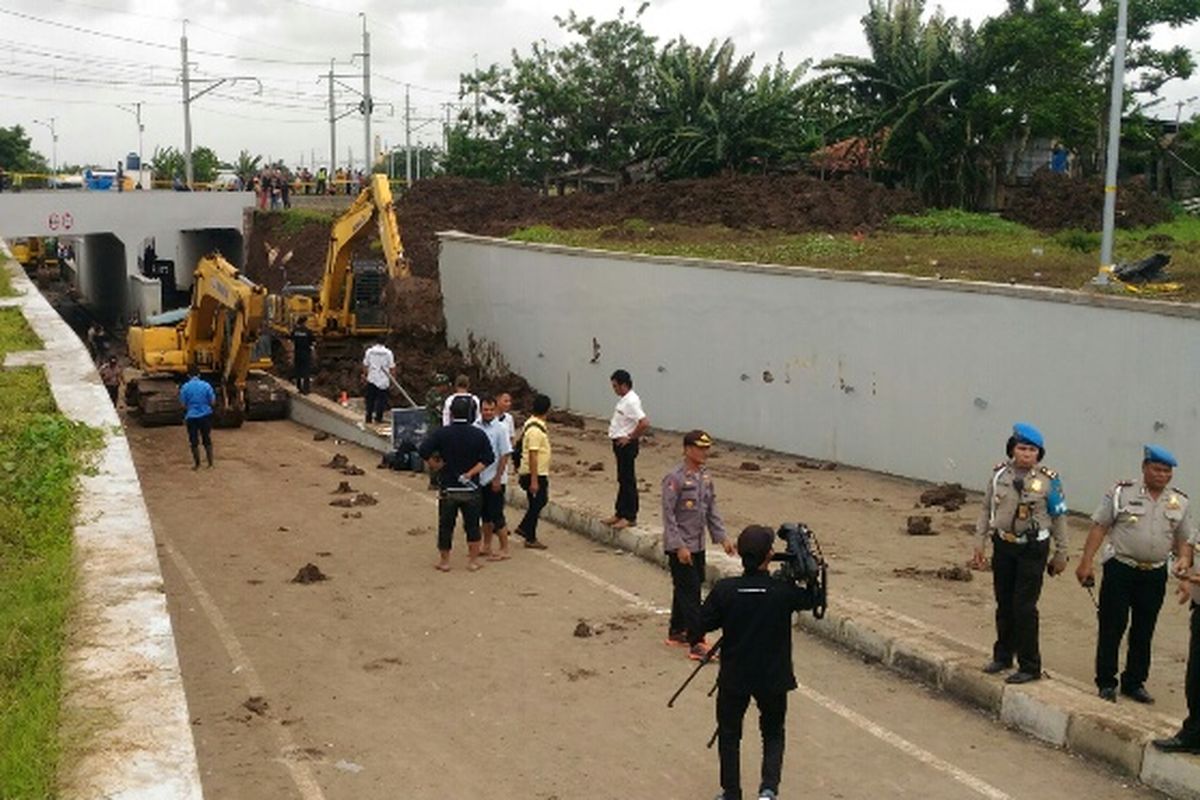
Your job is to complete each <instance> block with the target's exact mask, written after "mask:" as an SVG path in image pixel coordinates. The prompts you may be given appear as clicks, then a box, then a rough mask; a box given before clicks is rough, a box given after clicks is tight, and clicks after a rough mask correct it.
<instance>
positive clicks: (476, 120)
mask: <svg viewBox="0 0 1200 800" xmlns="http://www.w3.org/2000/svg"><path fill="white" fill-rule="evenodd" d="M474 57H475V116H474V117H472V118H471V131H472V132H474V130H475V126H476V125H478V124H479V53H476V54H475V56H474Z"/></svg>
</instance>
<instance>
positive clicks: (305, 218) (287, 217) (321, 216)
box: [256, 208, 334, 236]
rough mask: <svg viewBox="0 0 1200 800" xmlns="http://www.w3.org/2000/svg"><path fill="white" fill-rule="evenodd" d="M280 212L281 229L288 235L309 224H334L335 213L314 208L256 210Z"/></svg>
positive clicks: (292, 234) (325, 225)
mask: <svg viewBox="0 0 1200 800" xmlns="http://www.w3.org/2000/svg"><path fill="white" fill-rule="evenodd" d="M256 213H260V214H261V213H268V214H278V215H279V216H280V218H281V219H282V222H281V223H280V229H281V230H282V231H283V233H284V234H286V235H288V236H295V235H296V234H297V233H299V232H300V231H302V230H304V228H305V227H307V226H308V225H320V226H322V227H326V228H327V227H329V226H330V225H332V224H333V220H334V215H333V214H331V213H329V212H328V211H317V210H316V209H312V208H289V209H285V210H284V211H269V212H261V211H260V212H256Z"/></svg>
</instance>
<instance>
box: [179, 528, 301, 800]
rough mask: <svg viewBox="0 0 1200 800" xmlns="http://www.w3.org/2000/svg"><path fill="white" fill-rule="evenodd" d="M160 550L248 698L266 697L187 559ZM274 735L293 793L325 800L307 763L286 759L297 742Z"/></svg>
mask: <svg viewBox="0 0 1200 800" xmlns="http://www.w3.org/2000/svg"><path fill="white" fill-rule="evenodd" d="M163 549H164V550H166V551H167V556H168V557H169V558H170V559H171V563H173V564H174V565H175V568H176V569H177V570H179V574H180V575H182V576H183V581H184V583H186V584H187V587H188V591H190V592H191V593H192V596H193V597H195V598H196V602H197V603H199V604H200V608H201V609H202V610H203V611H204V616H205V617H207V618H208V621H209V624H211V625H212V627H213V630H214V631H216V632H217V638H218V639H220V640H221V645H222V646H223V647H224V648H225V653H226V655H228V656H229V660H230V661H231V662H233V666H234V671H235V672H237V673H239V674H240V675H241V676H242V681H243V683H244V685H245V687H246V690H247V692H248V694H249V696H250V697H265V696H266V689H265V687H264V686H263V682H262V679H261V678H259V677H258V672H257V671H256V670H255V669H254V664H253V663H252V662H251V661H250V657H249V656H247V655H246V651H245V650H244V649H242V644H241V642H239V641H238V638H237V636H236V635H235V634H234V632H233V629H232V628H230V627H229V623H228V622H227V621H226V620H225V615H224V614H222V613H221V609H220V608H218V607H217V604H216V602H214V601H213V599H212V595H210V594H209V593H208V591H207V590H206V589H205V588H204V584H202V583H201V582H200V578H198V577H197V576H196V573H195V572H194V571H192V567H191V565H190V564H188V562H187V559H185V558H184V557H183V554H182V553H180V552H179V551H178V550H176V549H175V548H174V547H172V546H171V543H170V542H164V543H163ZM271 727H272V729H273V730H274V731H275V740H276V742H277V744H278V745H279V752H280V753H283V754H284V756H283V757H281V758H280V759H279V761H281V762H283V765H284V766H285V767H287V771H288V774H289V775H290V776H291V778H292V783H294V784H295V785H296V790H297V791H299V792H300V796H301V797H302V798H304V800H325V794H324V792H322V791H321V786H320V784H318V783H317V779H316V776H314V775H313V772H312V769H311V768H310V767H309V764H308V762H306V761H297V760H295V759H294V758H289V757H287V754H289V753H298V752H300V748H299V747H298V746H297V745H296V740H295V739H293V738H292V735H291V734H290V733H288V730H287V728H285V727H283V726H282V725H272V726H271Z"/></svg>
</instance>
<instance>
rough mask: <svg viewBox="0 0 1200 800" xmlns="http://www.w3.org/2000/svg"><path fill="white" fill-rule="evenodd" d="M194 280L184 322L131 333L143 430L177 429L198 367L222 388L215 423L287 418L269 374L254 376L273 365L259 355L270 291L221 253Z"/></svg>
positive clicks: (133, 382) (133, 397) (134, 391)
mask: <svg viewBox="0 0 1200 800" xmlns="http://www.w3.org/2000/svg"><path fill="white" fill-rule="evenodd" d="M194 278H195V280H194V282H193V284H192V301H191V305H190V306H189V308H188V311H187V316H186V317H185V318H184V319H183V320H182V321H181V322H179V323H178V324H176V325H165V326H148V327H133V328H130V329H129V337H128V343H129V358H130V360H131V361H132V362H133V366H134V367H135V368H136V369H138V370H140V374H139V375H137V376H136V377H134V378H132V379H130V380H129V381H127V382H126V384H125V404H126V405H127V406H128V407H129V408H130V409H135V410H136V412H137V416H138V419H139V421H140V422H141V423H142V424H143V425H175V424H179V423H180V422H182V421H183V407H182V406H181V405H180V403H179V386H180V384H181V383H182V382H183V380H184V378H185V377H186V376H187V372H188V368H189V367H190V366H191V365H193V364H195V365H196V366H197V367H198V368H199V370H200V376H201V377H202V378H204V379H205V380H207V381H208V382H209V383H211V384H212V385H213V388H214V389H215V390H216V395H217V405H216V407H215V408H214V409H213V413H214V420H213V421H214V423H215V424H216V425H218V426H221V427H237V426H239V425H241V424H242V420H244V419H281V418H282V417H284V416H286V415H287V393H286V392H285V391H284V390H283V389H282V388H280V387H279V386H278V385H277V384H276V383H275V381H274V380H273V379H272V378H271V377H270V376H268V375H267V374H265V372H256V371H252V370H265V369H267V368H268V367H270V365H271V361H270V358H268V357H263V356H260V355H259V353H258V352H256V346H257V345H258V344H259V341H260V340H259V336H260V334H261V333H262V332H263V329H264V324H265V323H264V320H265V312H266V301H267V290H266V289H265V288H263V287H262V286H259V285H258V284H256V283H254V282H253V281H251V280H249V279H248V278H246V277H244V276H243V275H242V274H241V273H240V272H239V271H238V269H237V268H236V267H234V266H233V265H232V264H230V263H229V262H228V261H226V260H225V259H224V258H223V257H222V256H220V255H219V254H216V253H214V254H212V255H209V256H205V257H204V258H202V259H200V263H199V264H198V265H197V266H196V271H195V273H194Z"/></svg>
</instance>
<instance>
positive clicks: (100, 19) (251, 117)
mask: <svg viewBox="0 0 1200 800" xmlns="http://www.w3.org/2000/svg"><path fill="white" fill-rule="evenodd" d="M622 5H625V6H627V7H628V8H630V9H633V8H635V7H636V2H629V3H621V2H616V1H615V0H613V1H611V2H610V1H609V0H561V1H560V0H419V1H418V0H362V1H361V2H356V3H338V2H337V1H336V0H236V1H235V0H215V2H214V0H204V2H199V1H197V0H0V126H3V127H7V126H10V125H14V124H20V125H22V126H24V127H25V128H26V129H27V130H28V131H29V133H30V135H31V136H32V137H33V141H34V147H35V148H36V149H38V150H39V151H41V152H43V153H44V154H45V155H46V156H47V158H49V157H50V156H51V152H52V147H51V136H50V130H49V128H48V127H47V126H45V125H39V124H36V123H35V122H34V120H42V121H43V122H48V121H49V119H50V117H54V120H55V129H56V131H57V133H58V161H59V163H60V164H62V163H96V164H115V162H116V161H117V160H118V159H119V158H120V157H121V156H122V155H123V154H124V153H126V152H131V151H137V149H138V136H137V124H136V120H135V117H134V114H133V113H132V112H133V110H134V104H135V103H138V102H140V103H141V104H142V109H141V110H142V123H143V125H144V126H145V134H144V144H143V152H144V153H145V156H146V158H149V157H150V156H151V154H152V153H153V151H154V148H155V146H167V145H173V146H175V147H182V144H183V111H182V103H181V89H180V87H179V72H180V61H181V59H180V53H179V44H180V42H179V39H180V34H181V31H182V24H181V20H183V19H185V18H186V19H187V20H188V21H189V24H188V46H189V50H190V58H189V61H190V62H191V63H192V64H193V79H194V80H196V81H198V83H197V84H196V85H195V86H193V92H196V91H199V90H200V89H203V88H205V87H206V86H209V85H210V84H206V83H204V82H203V81H204V80H205V79H212V78H219V77H237V76H244V77H251V76H253V77H256V78H258V79H260V80H261V81H262V86H263V91H262V94H261V95H256V94H255V89H256V84H254V83H253V82H252V81H248V80H242V81H239V82H237V83H233V84H229V83H227V84H225V85H222V86H219V87H217V88H216V89H214V90H213V91H212V92H211V93H209V94H206V95H205V96H204V97H202V98H199V99H198V100H196V101H195V102H194V103H193V104H192V130H193V145H194V146H200V145H207V146H209V147H211V148H213V149H214V150H216V152H217V154H218V155H219V156H220V157H221V158H223V159H226V160H231V159H233V158H235V157H236V156H237V153H238V151H239V150H241V149H246V150H248V151H250V152H251V153H252V154H263V155H265V156H270V157H273V158H283V159H284V160H286V161H287V162H288V163H289V164H292V165H296V166H298V165H300V164H301V163H304V164H312V163H313V158H315V159H316V163H317V164H324V163H328V161H329V124H328V121H327V114H328V111H327V108H328V82H327V81H326V80H325V79H324V74H325V73H326V72H328V70H329V60H330V59H331V58H332V59H337V64H336V65H335V70H336V71H337V72H339V73H345V74H347V75H351V74H354V73H357V72H358V71H359V63H360V62H357V61H356V62H353V63H352V62H351V56H352V55H353V54H355V53H358V52H359V51H361V49H362V38H361V36H362V18H360V16H359V13H360V12H365V13H366V21H367V27H368V30H369V31H370V33H371V55H372V59H371V61H372V73H373V76H374V78H373V82H372V94H373V95H374V97H375V100H376V115H375V121H374V123H373V130H372V132H373V133H374V134H375V136H376V137H378V138H379V140H380V141H381V144H382V145H384V146H387V145H393V146H396V145H402V144H403V143H404V84H405V83H409V84H412V89H411V104H412V116H413V118H414V122H413V126H414V128H416V131H415V133H414V134H413V136H414V141H416V140H423V141H427V142H435V141H440V140H441V130H442V128H441V124H440V121H441V120H442V119H444V117H445V111H446V106H445V104H447V103H458V102H459V100H458V96H457V86H458V75H459V74H460V73H462V72H467V71H470V70H471V68H472V65H473V62H474V59H475V58H476V56H477V57H478V61H479V64H480V65H481V66H486V65H487V64H490V63H493V62H500V63H502V64H508V63H509V61H510V53H511V51H512V50H513V49H514V48H516V49H518V50H520V51H522V52H525V51H527V50H528V48H529V45H530V43H531V42H533V41H535V40H537V39H542V38H545V39H547V40H549V41H551V42H556V41H561V37H560V31H559V29H558V28H557V26H556V25H555V23H554V19H553V17H554V15H556V14H565V13H566V12H567V11H568V10H570V9H574V10H576V11H577V12H579V13H580V14H582V15H593V16H596V17H597V18H600V19H608V18H611V17H613V16H615V15H616V13H617V10H618V9H619V8H621V7H622ZM935 5H936V4H935V3H932V2H931V3H929V8H933V7H934V6H935ZM941 6H942V8H943V9H944V10H945V12H946V14H947V15H953V16H958V17H966V18H969V19H971V20H972V21H974V22H976V23H978V22H979V21H981V20H982V19H983V18H984V17H987V16H990V15H995V14H998V13H1000V11H1001V10H1002V9H1003V8H1004V6H1005V2H1004V0H944V2H942V3H941ZM866 9H867V0H739V1H738V2H730V0H655V1H654V2H652V3H651V5H650V8H649V9H648V10H647V11H646V14H645V15H644V18H643V21H644V25H645V27H646V28H647V30H648V31H650V32H651V33H652V34H653V35H655V36H658V37H659V38H660V40H663V41H665V40H668V39H671V38H674V37H676V36H678V35H680V34H682V35H684V36H686V37H687V38H688V39H689V40H692V41H695V42H700V43H706V42H707V41H708V40H710V39H712V38H725V37H730V38H732V39H733V40H734V42H735V44H736V45H737V47H738V49H739V51H740V52H753V53H755V54H756V56H757V59H756V64H757V65H759V66H761V65H762V64H764V63H766V62H768V61H771V60H773V59H774V58H775V57H776V55H778V54H779V53H782V54H783V56H784V59H785V61H786V62H787V63H788V64H789V65H790V64H795V63H797V62H799V61H800V60H802V59H805V58H810V59H813V60H814V61H819V60H820V59H822V58H825V57H828V56H831V55H834V54H836V53H849V54H861V53H864V52H865V45H864V42H863V38H862V33H861V28H860V19H861V17H862V15H863V14H864V13H865V11H866ZM96 34H102V35H96ZM1156 43H1157V44H1160V45H1162V46H1166V45H1169V44H1184V45H1186V46H1188V47H1191V48H1193V49H1200V30H1197V28H1196V27H1195V26H1192V27H1189V28H1187V29H1183V30H1179V31H1163V32H1162V33H1161V35H1160V36H1158V37H1157V41H1156ZM342 80H343V81H344V82H345V83H346V84H348V85H350V86H352V87H354V88H361V83H362V82H361V78H355V77H346V78H344V79H342ZM1196 95H1200V78H1197V79H1193V80H1191V81H1189V82H1187V83H1181V82H1174V83H1171V84H1169V85H1168V87H1167V89H1166V90H1165V91H1164V101H1163V103H1162V105H1161V106H1160V108H1161V109H1162V111H1161V113H1162V115H1164V116H1173V115H1174V113H1175V110H1176V109H1175V106H1174V103H1175V102H1176V101H1179V100H1189V101H1190V102H1191V103H1197V104H1196V105H1194V106H1192V105H1189V106H1185V107H1184V111H1183V114H1184V116H1185V117H1187V116H1190V114H1191V113H1196V112H1197V111H1200V101H1196V100H1195V99H1194V96H1196ZM357 100H358V98H357V96H356V95H354V94H353V92H351V91H349V90H348V89H345V88H342V87H340V86H339V87H337V104H338V110H339V113H341V111H343V110H345V109H346V108H347V107H348V106H349V105H350V104H352V103H356V102H357ZM120 106H124V107H125V108H127V109H129V111H123V110H121V108H119V107H120ZM1189 109H1190V110H1189ZM348 148H351V149H352V150H353V153H354V157H355V159H356V160H357V161H359V163H360V165H361V159H362V154H363V151H364V134H363V122H362V118H361V116H360V115H357V114H351V115H349V116H347V117H346V118H344V119H342V120H341V121H340V122H339V123H338V125H337V151H338V160H339V162H342V163H344V162H345V161H346V159H347V157H348V153H347V149H348Z"/></svg>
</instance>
